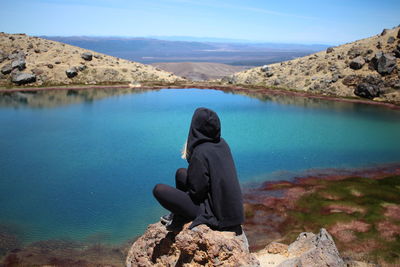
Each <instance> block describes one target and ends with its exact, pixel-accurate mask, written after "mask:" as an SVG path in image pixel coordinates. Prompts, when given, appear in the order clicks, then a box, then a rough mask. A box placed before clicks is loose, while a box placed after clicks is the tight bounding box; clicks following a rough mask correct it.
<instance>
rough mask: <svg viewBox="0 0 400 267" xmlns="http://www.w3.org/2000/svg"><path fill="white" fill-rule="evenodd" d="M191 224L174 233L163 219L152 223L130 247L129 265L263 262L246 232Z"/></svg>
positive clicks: (127, 264)
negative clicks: (249, 243)
mask: <svg viewBox="0 0 400 267" xmlns="http://www.w3.org/2000/svg"><path fill="white" fill-rule="evenodd" d="M188 226H189V224H186V225H185V226H184V228H183V230H182V231H180V232H179V233H177V234H174V233H172V232H168V231H167V230H166V229H165V226H164V225H162V224H161V223H155V224H151V225H149V227H148V228H147V230H146V232H145V233H144V234H143V235H142V236H141V237H139V239H137V240H136V241H135V243H134V244H133V245H132V247H131V248H130V250H129V252H128V256H127V259H126V266H128V267H133V266H260V263H259V261H258V260H257V258H256V257H255V255H253V254H251V253H250V252H249V248H248V243H247V238H246V236H245V234H244V233H242V234H241V235H235V234H234V233H233V232H219V231H213V230H211V229H210V228H209V227H207V226H206V225H199V226H197V227H195V228H193V229H192V230H190V229H189V228H188Z"/></svg>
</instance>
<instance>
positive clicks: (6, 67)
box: [1, 63, 12, 74]
mask: <svg viewBox="0 0 400 267" xmlns="http://www.w3.org/2000/svg"><path fill="white" fill-rule="evenodd" d="M11 71H12V67H11V63H7V64H5V65H4V66H3V67H2V68H1V73H3V74H9V73H11Z"/></svg>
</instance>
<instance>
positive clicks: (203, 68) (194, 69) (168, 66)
mask: <svg viewBox="0 0 400 267" xmlns="http://www.w3.org/2000/svg"><path fill="white" fill-rule="evenodd" d="M151 65H152V66H155V67H157V68H159V69H162V70H165V71H168V72H172V73H173V74H175V75H177V76H180V77H184V78H186V79H189V80H192V81H205V80H210V79H220V78H222V77H225V76H228V75H231V74H234V73H236V72H239V71H242V70H245V69H247V68H246V67H244V66H231V65H226V64H221V63H210V62H171V63H153V64H151Z"/></svg>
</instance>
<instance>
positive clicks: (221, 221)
mask: <svg viewBox="0 0 400 267" xmlns="http://www.w3.org/2000/svg"><path fill="white" fill-rule="evenodd" d="M193 158H195V159H196V160H197V159H199V161H200V162H202V164H204V168H205V171H206V175H207V176H208V177H209V190H208V194H207V196H206V198H205V199H204V201H203V203H204V210H202V212H203V213H202V215H201V216H199V217H197V218H196V219H195V220H194V222H193V225H197V224H201V223H205V224H208V225H209V226H211V227H214V228H217V229H224V228H227V227H231V226H235V225H240V224H242V223H243V221H244V216H243V202H242V193H241V190H240V185H239V182H238V179H237V175H236V168H235V164H234V162H233V158H232V154H231V151H230V148H229V146H228V144H227V143H226V142H225V140H224V139H223V138H220V141H219V142H217V143H212V142H206V143H202V144H200V145H199V146H198V147H196V148H195V149H194V152H193V155H192V158H191V160H193ZM191 180H192V179H191V168H190V166H189V170H188V181H189V184H190V183H191V182H190V181H191ZM194 183H195V182H194ZM207 205H209V207H208V206H207ZM210 212H212V215H213V216H211V217H210V216H208V215H211V214H209V213H210ZM214 216H215V218H216V219H217V221H216V222H214V219H213V217H214Z"/></svg>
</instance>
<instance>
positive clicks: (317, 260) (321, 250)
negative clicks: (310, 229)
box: [278, 228, 346, 267]
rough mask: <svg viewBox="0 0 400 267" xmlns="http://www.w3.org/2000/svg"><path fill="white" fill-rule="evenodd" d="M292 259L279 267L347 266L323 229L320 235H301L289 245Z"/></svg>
mask: <svg viewBox="0 0 400 267" xmlns="http://www.w3.org/2000/svg"><path fill="white" fill-rule="evenodd" d="M288 254H289V257H290V259H288V260H286V261H284V262H282V263H281V264H279V265H278V267H289V266H290V267H293V266H307V267H322V266H330V267H344V266H346V264H345V263H344V261H343V259H342V258H341V257H340V255H339V251H338V250H337V248H336V245H335V242H334V241H333V239H332V236H331V235H330V234H329V233H328V232H327V231H326V230H325V229H324V228H322V229H321V230H320V232H319V233H318V234H313V233H301V234H300V235H299V236H298V237H297V239H296V241H295V242H293V243H292V244H290V245H289V248H288Z"/></svg>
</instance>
